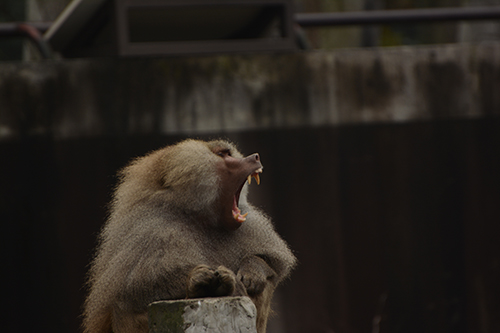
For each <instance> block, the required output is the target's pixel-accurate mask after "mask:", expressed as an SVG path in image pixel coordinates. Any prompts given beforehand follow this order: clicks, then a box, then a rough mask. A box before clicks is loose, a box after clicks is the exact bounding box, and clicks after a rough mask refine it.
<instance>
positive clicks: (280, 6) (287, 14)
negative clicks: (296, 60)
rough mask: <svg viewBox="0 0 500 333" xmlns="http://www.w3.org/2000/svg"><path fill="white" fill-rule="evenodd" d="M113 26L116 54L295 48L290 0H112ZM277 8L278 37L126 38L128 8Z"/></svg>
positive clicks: (127, 36)
mask: <svg viewBox="0 0 500 333" xmlns="http://www.w3.org/2000/svg"><path fill="white" fill-rule="evenodd" d="M115 6H116V7H115V8H116V10H115V13H116V19H117V22H116V30H117V33H118V54H119V55H121V56H130V55H164V54H170V55H176V54H195V53H227V52H249V51H290V50H293V49H295V40H294V33H293V25H292V21H293V13H292V5H291V1H290V0H238V1H235V0H211V1H202V0H167V1H165V0H125V1H115ZM255 6H257V7H261V8H263V9H264V8H266V7H267V8H271V7H273V8H276V9H277V10H278V12H279V13H278V16H280V17H279V20H280V27H279V30H280V37H278V38H251V39H246V38H235V39H214V40H196V41H158V42H133V41H131V40H130V38H129V34H128V31H129V28H130V22H129V21H128V15H127V12H128V11H129V10H141V9H152V8H158V9H163V8H172V9H174V8H181V7H182V8H191V9H199V10H202V9H210V8H214V7H219V8H220V7H222V8H224V7H226V8H231V7H233V8H242V7H255Z"/></svg>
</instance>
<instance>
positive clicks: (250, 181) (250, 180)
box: [247, 175, 252, 185]
mask: <svg viewBox="0 0 500 333" xmlns="http://www.w3.org/2000/svg"><path fill="white" fill-rule="evenodd" d="M247 180H248V185H250V184H251V183H252V176H251V175H248V177H247Z"/></svg>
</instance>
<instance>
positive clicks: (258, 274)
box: [236, 256, 276, 296]
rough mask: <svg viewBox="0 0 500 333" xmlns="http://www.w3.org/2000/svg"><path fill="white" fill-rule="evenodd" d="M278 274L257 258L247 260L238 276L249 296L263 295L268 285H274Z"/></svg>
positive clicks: (252, 257)
mask: <svg viewBox="0 0 500 333" xmlns="http://www.w3.org/2000/svg"><path fill="white" fill-rule="evenodd" d="M275 277H276V273H275V272H274V270H273V269H272V268H271V267H269V265H268V264H267V263H266V262H265V261H264V260H263V259H262V258H259V257H257V256H251V257H248V258H246V259H245V260H244V261H243V263H242V265H241V267H240V269H239V271H238V274H237V275H236V279H237V280H238V281H241V282H242V283H243V285H244V286H245V289H246V291H247V293H248V295H249V296H255V295H259V294H261V293H262V292H263V291H264V289H265V288H266V286H267V285H268V284H274V283H275V282H274V280H275Z"/></svg>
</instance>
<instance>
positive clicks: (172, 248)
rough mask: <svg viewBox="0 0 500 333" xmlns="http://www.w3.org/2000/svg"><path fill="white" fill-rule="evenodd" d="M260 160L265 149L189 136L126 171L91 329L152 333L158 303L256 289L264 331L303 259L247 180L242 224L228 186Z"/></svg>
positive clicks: (95, 269) (104, 242)
mask: <svg viewBox="0 0 500 333" xmlns="http://www.w3.org/2000/svg"><path fill="white" fill-rule="evenodd" d="M258 165H260V160H259V157H258V155H257V154H254V155H251V156H249V157H247V158H245V159H243V158H242V155H241V154H240V153H239V152H238V151H237V150H236V148H235V147H234V145H232V144H231V143H228V142H225V141H211V142H203V141H196V140H186V141H183V142H181V143H179V144H177V145H174V146H170V147H166V148H164V149H161V150H158V151H155V152H153V153H151V154H149V155H146V156H144V157H142V158H139V159H137V160H135V161H133V162H132V163H131V164H130V165H129V166H127V167H126V168H124V169H123V170H122V171H121V173H120V177H121V178H120V179H121V180H120V183H119V185H118V186H117V189H116V191H115V195H114V200H113V202H112V206H111V211H110V217H109V219H108V221H107V222H106V224H105V226H104V227H103V230H102V232H101V235H100V244H99V246H98V249H97V255H96V257H95V259H94V261H93V263H92V266H91V269H90V272H89V280H88V286H89V295H88V297H87V299H86V302H85V310H84V331H85V332H86V333H109V332H115V333H128V332H130V333H131V332H147V331H148V325H147V315H146V309H147V305H148V304H149V303H151V302H153V301H158V300H169V299H183V298H186V297H205V296H227V295H248V296H249V297H250V298H251V299H252V300H253V302H254V303H255V305H256V307H257V326H258V332H265V327H266V323H267V318H268V315H269V313H270V304H271V298H272V295H273V292H274V289H275V288H276V286H277V285H278V283H279V282H280V281H282V280H283V279H284V278H286V277H287V276H288V275H289V273H290V270H291V269H292V268H293V266H294V265H295V257H294V256H293V254H292V253H291V251H290V250H289V249H288V246H287V245H286V243H285V242H284V241H283V240H282V239H281V238H280V237H279V236H278V234H277V233H276V232H275V231H274V228H273V226H272V224H271V221H270V220H269V218H267V217H266V216H265V215H264V214H263V213H261V212H260V211H259V210H257V209H256V208H254V207H253V206H251V205H250V204H249V203H248V202H247V199H246V192H247V189H246V188H247V185H245V186H244V187H243V190H242V191H241V194H240V198H239V203H238V207H239V208H240V209H241V211H242V214H243V213H247V212H248V213H249V214H248V216H247V219H246V221H245V222H243V223H241V224H240V223H239V222H235V221H234V219H233V218H232V217H231V216H230V213H228V207H227V205H228V204H227V202H229V200H232V199H231V198H232V197H231V198H230V195H233V194H232V193H226V192H231V191H230V190H228V189H232V188H234V186H235V185H234V184H235V182H236V181H240V180H239V179H240V178H241V181H240V184H242V183H243V181H244V179H245V178H246V176H247V175H248V174H250V173H251V172H253V170H254V169H255V168H256V166H258ZM248 170H250V171H248ZM231 202H232V201H231Z"/></svg>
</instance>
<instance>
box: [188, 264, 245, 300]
mask: <svg viewBox="0 0 500 333" xmlns="http://www.w3.org/2000/svg"><path fill="white" fill-rule="evenodd" d="M235 286H236V277H235V275H234V273H233V271H231V270H229V269H228V268H226V267H224V266H219V267H217V269H213V268H210V267H208V266H207V265H198V266H196V267H195V268H194V269H193V270H192V271H191V273H190V275H189V278H188V282H187V290H186V295H187V297H188V298H197V297H217V296H231V295H233V294H234V290H235Z"/></svg>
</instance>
